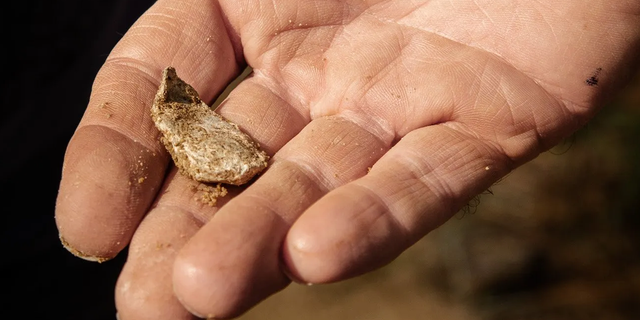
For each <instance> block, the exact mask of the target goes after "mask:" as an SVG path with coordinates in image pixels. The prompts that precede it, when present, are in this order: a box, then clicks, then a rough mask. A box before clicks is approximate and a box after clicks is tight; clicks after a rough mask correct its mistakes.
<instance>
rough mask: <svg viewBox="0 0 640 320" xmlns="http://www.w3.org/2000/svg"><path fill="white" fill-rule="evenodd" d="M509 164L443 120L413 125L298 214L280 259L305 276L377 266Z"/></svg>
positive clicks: (340, 275) (334, 276)
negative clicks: (364, 169)
mask: <svg viewBox="0 0 640 320" xmlns="http://www.w3.org/2000/svg"><path fill="white" fill-rule="evenodd" d="M511 169H512V162H511V160H510V159H509V158H508V157H506V156H504V155H503V154H502V153H500V152H499V151H498V149H497V148H494V147H492V146H491V145H490V144H488V143H486V142H485V141H482V140H478V139H476V138H471V137H469V136H468V135H465V134H463V133H460V132H459V131H456V130H454V129H451V127H449V126H447V125H435V126H430V127H425V128H421V129H418V130H415V131H413V132H411V133H409V134H408V135H406V136H405V137H404V138H403V139H402V140H400V141H399V142H398V144H396V145H395V146H394V147H393V148H392V149H391V150H390V151H389V152H388V153H387V154H385V156H384V157H382V158H381V159H380V160H379V161H378V162H377V163H376V164H375V166H374V167H373V168H371V171H370V172H369V174H367V175H366V176H364V177H362V178H360V179H358V180H355V181H353V182H351V183H349V184H346V185H344V186H342V187H340V188H338V189H335V190H334V191H332V192H330V193H329V194H327V195H326V196H325V197H323V198H322V199H320V200H319V201H318V202H316V203H315V204H314V205H313V206H311V207H310V208H309V209H308V210H307V211H306V212H305V213H304V214H303V215H302V216H301V217H300V218H299V219H298V220H297V221H296V223H295V224H294V225H293V226H292V228H291V230H290V231H289V233H288V235H287V238H286V241H285V244H284V248H283V250H284V260H285V264H286V266H287V267H288V269H289V272H290V274H291V275H292V276H293V277H294V278H297V279H296V280H298V281H302V282H306V283H326V282H333V281H339V280H343V279H346V278H350V277H353V276H356V275H359V274H362V273H365V272H368V271H371V270H373V269H376V268H379V267H381V266H383V265H386V264H387V263H389V262H391V261H392V260H393V259H395V258H396V257H397V256H398V255H399V254H400V253H402V252H403V251H404V250H405V249H407V248H408V247H409V246H411V245H412V244H414V243H415V242H416V241H418V240H419V239H420V238H422V237H423V236H424V235H426V234H427V233H428V232H429V231H431V230H433V229H435V228H436V227H438V226H439V225H441V224H442V223H444V222H445V221H446V220H447V219H449V218H450V217H451V216H452V215H453V214H454V213H455V212H456V211H457V210H459V209H460V208H462V207H463V206H464V205H465V204H466V203H467V202H468V201H469V200H470V199H471V198H472V197H474V196H475V195H477V194H478V193H480V192H482V191H483V190H485V189H486V188H488V187H489V186H490V185H491V184H492V183H493V182H495V181H496V180H497V179H499V178H500V177H502V176H503V175H505V174H506V173H507V172H508V171H510V170H511Z"/></svg>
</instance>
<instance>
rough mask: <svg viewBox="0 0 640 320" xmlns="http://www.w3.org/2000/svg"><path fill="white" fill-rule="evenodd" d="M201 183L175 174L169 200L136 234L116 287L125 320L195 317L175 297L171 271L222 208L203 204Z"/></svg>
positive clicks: (166, 191) (156, 208) (120, 314)
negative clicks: (179, 255)
mask: <svg viewBox="0 0 640 320" xmlns="http://www.w3.org/2000/svg"><path fill="white" fill-rule="evenodd" d="M197 185H198V184H197V183H196V182H194V181H192V180H190V179H188V178H185V177H183V176H182V175H179V174H178V175H176V170H175V169H174V170H172V172H171V173H170V175H169V176H168V178H167V184H166V185H165V186H164V187H163V190H161V192H162V193H163V194H165V195H166V196H163V197H161V198H160V199H159V201H158V202H157V203H156V204H155V205H154V206H153V208H152V209H151V210H150V211H149V214H147V215H146V216H145V218H144V219H143V221H142V222H141V223H140V226H139V227H138V229H137V230H136V233H135V235H134V237H133V238H132V239H131V244H130V246H129V255H128V257H127V263H126V264H125V266H124V268H123V270H122V273H121V274H120V277H119V278H118V283H117V285H116V295H115V297H116V307H117V310H118V318H119V319H120V320H127V319H130V320H133V319H135V320H143V319H176V320H179V319H194V316H193V315H192V314H191V313H189V312H188V311H187V310H186V309H184V307H183V306H182V304H181V303H180V302H179V301H178V300H177V299H176V298H175V296H174V295H173V288H172V283H171V272H172V269H173V261H174V259H175V256H176V255H177V252H178V251H179V250H180V248H182V246H183V245H184V244H185V243H186V242H187V241H188V239H189V238H191V236H192V235H193V234H195V233H196V231H198V229H200V227H201V226H202V225H203V223H204V221H206V220H207V219H208V218H209V217H210V216H212V215H213V214H214V213H215V210H217V209H216V208H215V207H209V206H207V205H206V204H203V202H202V201H200V199H199V195H198V193H199V192H200V191H198V190H197ZM184 198H186V199H189V200H190V201H188V202H185V201H183V199H184ZM176 203H180V205H176ZM183 203H186V204H188V205H187V206H183V205H182V204H183Z"/></svg>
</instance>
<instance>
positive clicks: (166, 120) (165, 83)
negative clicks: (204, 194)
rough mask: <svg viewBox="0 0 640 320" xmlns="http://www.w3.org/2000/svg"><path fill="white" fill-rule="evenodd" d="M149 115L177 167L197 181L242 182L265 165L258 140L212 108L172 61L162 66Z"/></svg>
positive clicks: (265, 157) (234, 183)
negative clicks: (179, 75) (170, 63)
mask: <svg viewBox="0 0 640 320" xmlns="http://www.w3.org/2000/svg"><path fill="white" fill-rule="evenodd" d="M151 117H152V119H153V122H154V123H155V125H156V127H157V128H158V130H160V132H161V133H162V135H163V137H162V138H161V139H162V142H163V143H164V145H165V147H166V148H167V151H169V153H170V154H171V157H172V158H173V161H174V162H175V164H176V166H177V167H178V169H180V172H182V173H183V174H185V175H187V176H189V177H190V178H192V179H194V180H196V181H200V182H209V183H217V182H222V183H227V184H233V185H241V184H244V183H246V182H247V181H249V180H251V178H253V177H254V176H255V175H256V174H258V173H260V172H261V171H262V170H264V169H265V168H266V167H267V160H268V159H269V157H268V156H267V154H266V153H265V152H264V151H262V150H260V149H259V145H258V144H257V143H255V142H254V141H253V140H252V139H251V138H250V137H249V136H248V135H247V134H245V133H244V132H242V131H241V130H240V129H239V128H238V126H237V125H236V124H234V123H231V122H229V121H228V120H226V119H224V118H223V117H222V116H220V115H218V114H217V113H215V112H214V111H213V110H211V108H209V106H207V104H206V103H204V102H203V101H202V100H200V97H199V95H198V92H196V90H195V89H194V88H193V87H191V86H190V85H188V84H187V83H185V82H184V81H182V80H181V79H180V78H178V75H177V74H176V70H175V69H174V68H172V67H167V68H166V69H165V70H164V71H163V72H162V83H161V84H160V88H159V89H158V93H157V94H156V97H155V99H154V102H153V106H152V108H151Z"/></svg>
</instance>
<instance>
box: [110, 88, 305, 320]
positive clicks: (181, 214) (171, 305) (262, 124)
mask: <svg viewBox="0 0 640 320" xmlns="http://www.w3.org/2000/svg"><path fill="white" fill-rule="evenodd" d="M261 81H262V80H260V79H259V77H250V78H248V79H246V80H245V81H244V82H242V83H240V84H239V85H238V86H237V87H236V88H235V89H234V90H233V91H232V92H231V94H230V95H229V97H228V98H227V99H226V100H225V101H224V102H223V103H222V104H221V105H220V107H219V108H218V109H217V111H218V112H219V113H220V114H222V115H223V116H224V117H225V118H227V119H229V120H232V121H233V122H234V123H237V124H238V125H239V126H240V127H241V128H242V129H243V130H244V131H245V132H247V133H248V134H249V135H251V136H252V137H253V138H254V139H256V141H259V142H260V144H261V147H262V148H263V149H264V150H266V151H267V152H269V153H271V152H275V150H279V149H280V148H281V147H282V145H283V144H284V143H285V142H286V141H288V140H289V139H291V137H292V136H294V135H295V134H297V133H298V132H299V130H300V129H301V128H302V127H304V125H305V124H306V123H307V121H306V119H305V118H304V117H303V116H301V115H300V114H299V113H298V112H297V111H296V110H295V109H293V108H292V107H291V106H289V105H288V104H287V103H285V102H284V101H282V100H281V99H280V98H279V97H278V96H276V95H274V94H273V93H272V92H271V91H270V90H268V89H267V88H265V87H264V86H262V85H261V84H260V82H261ZM173 171H174V172H173V173H172V174H170V175H169V176H168V178H167V181H166V186H165V187H164V188H163V190H162V191H161V192H160V194H161V196H160V197H159V198H158V201H157V204H156V205H154V206H153V208H152V210H151V211H150V212H149V214H148V215H147V216H146V217H145V219H144V220H143V222H142V223H141V225H140V226H139V227H138V229H137V230H136V233H135V236H134V238H133V240H132V242H131V245H130V253H129V257H128V260H127V263H126V264H125V267H124V269H123V272H122V274H121V275H120V278H119V280H118V285H117V289H116V304H117V307H118V312H119V315H120V318H121V319H123V320H125V319H156V318H155V317H159V319H162V318H163V317H166V318H167V319H173V318H171V316H173V317H175V319H189V313H187V312H186V309H185V308H184V307H183V306H182V304H180V302H179V301H178V300H177V298H175V295H174V294H173V288H172V281H171V280H172V278H171V277H170V275H171V270H172V268H173V262H174V259H175V255H176V253H177V252H178V251H179V249H180V248H181V247H182V246H183V245H184V243H185V242H186V241H187V240H188V239H189V238H191V236H192V235H193V234H194V233H195V232H196V231H197V230H198V229H199V228H200V226H201V225H202V224H203V223H205V222H206V221H208V220H209V219H211V217H212V216H213V214H214V213H215V212H216V211H217V208H220V207H221V206H222V205H224V204H225V203H226V202H227V201H228V200H229V199H231V198H233V196H234V195H235V194H237V193H238V192H239V191H240V190H241V189H242V188H235V189H230V187H229V186H227V188H228V189H229V191H230V192H229V193H230V194H228V195H226V196H224V197H223V198H219V199H217V204H216V207H217V208H216V207H213V208H212V207H209V206H207V205H203V203H202V201H203V199H202V194H201V193H202V192H198V188H197V187H195V186H196V185H198V184H197V183H195V182H194V181H192V180H189V179H187V178H185V177H183V176H181V175H180V174H176V173H175V170H173ZM226 232H228V233H229V236H233V235H235V232H234V231H233V230H226Z"/></svg>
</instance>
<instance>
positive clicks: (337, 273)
mask: <svg viewBox="0 0 640 320" xmlns="http://www.w3.org/2000/svg"><path fill="white" fill-rule="evenodd" d="M639 15H640V3H638V2H637V1H634V0H628V1H600V2H598V3H592V4H590V5H589V6H585V5H584V3H583V2H578V1H565V2H563V3H560V4H558V3H557V2H555V1H554V2H551V1H535V2H530V1H499V2H496V1H486V2H478V1H457V2H451V1H331V0H325V1H319V0H314V1H294V0H287V1H278V2H273V1H256V0H254V1H248V0H246V1H219V2H216V1H205V0H189V1H168V0H160V1H158V2H157V3H156V4H155V5H154V6H153V7H152V8H151V9H150V10H149V11H148V12H147V13H145V14H144V15H143V16H142V17H141V18H140V20H139V21H138V22H137V23H136V24H135V25H134V26H133V27H132V28H131V29H130V30H129V31H128V32H127V34H126V35H125V36H124V37H123V39H122V40H121V41H120V43H119V44H118V45H117V46H116V48H114V50H113V52H112V53H111V54H110V56H109V57H108V58H107V61H106V62H105V64H104V66H103V68H102V69H101V70H100V72H99V74H98V75H97V77H96V81H95V83H94V87H93V92H92V95H91V99H90V102H89V106H88V108H87V111H86V113H85V116H84V118H83V119H82V121H81V123H80V125H79V127H78V130H77V131H76V134H75V135H74V137H73V139H72V140H71V142H70V144H69V148H68V150H67V155H66V158H65V166H64V170H63V179H62V182H61V186H60V193H59V197H58V204H57V208H56V221H57V224H58V228H59V230H60V234H61V238H62V239H63V242H64V243H65V245H66V246H67V247H68V248H70V250H72V252H74V253H75V254H77V255H80V256H83V257H85V258H89V259H94V260H106V259H109V258H112V257H113V256H115V255H116V254H117V253H118V252H119V251H120V250H122V249H123V248H124V247H125V246H126V245H127V244H129V242H130V247H129V257H128V261H127V264H126V266H125V268H124V269H123V272H122V274H121V276H120V279H119V281H118V285H117V290H116V302H117V306H118V310H119V314H120V318H121V319H123V320H127V319H147V318H148V319H165V318H166V319H190V318H192V315H191V314H190V313H189V312H187V310H186V309H185V307H186V308H188V309H189V310H191V311H192V312H194V313H197V314H199V315H201V316H209V315H214V316H218V317H230V316H234V315H237V314H239V313H241V312H243V311H245V310H246V309H247V308H250V307H251V306H253V305H254V304H256V303H258V302H259V301H260V300H262V299H264V298H265V297H267V296H268V295H270V294H272V293H274V292H276V291H278V290H280V289H282V288H284V287H285V286H286V285H287V284H288V283H289V276H291V277H293V278H295V279H297V281H301V282H305V283H326V282H332V281H338V280H341V279H345V278H348V277H352V276H355V275H358V274H362V273H364V272H367V271H370V270H372V269H375V268H378V267H380V266H382V265H384V264H386V263H388V262H390V261H391V260H393V259H394V258H395V257H396V256H397V255H398V254H400V253H401V252H402V251H403V250H404V249H406V248H407V247H408V246H410V245H411V244H413V243H414V242H415V241H417V240H418V239H420V238H421V237H423V236H424V235H425V234H426V233H428V232H429V231H430V230H432V229H434V228H436V227H437V226H438V225H440V224H441V223H443V222H444V221H446V220H447V219H448V218H449V217H450V216H451V215H452V214H453V213H454V212H456V211H457V210H458V209H459V208H461V207H462V206H463V205H464V204H465V203H466V202H467V201H468V200H469V199H470V198H472V197H473V196H475V195H476V194H478V193H479V192H481V191H483V190H485V189H486V188H487V187H489V186H490V185H491V184H492V183H493V182H495V181H496V180H497V179H499V178H500V177H502V176H504V175H505V174H506V173H508V172H509V171H510V170H512V169H513V168H515V167H517V166H518V165H520V164H522V163H524V162H526V161H527V160H530V159H532V158H534V157H535V156H536V155H537V154H538V153H539V152H541V151H544V150H546V149H548V148H549V147H551V146H553V145H554V144H555V143H556V142H558V141H559V140H560V139H562V138H563V137H566V136H567V135H569V134H571V133H572V132H573V131H574V130H576V129H577V128H579V127H580V126H581V125H583V124H584V123H585V122H586V121H587V120H588V119H589V118H590V117H591V116H592V115H593V114H594V113H595V112H596V110H597V107H598V106H599V105H601V103H602V100H603V99H604V98H605V97H606V96H607V95H608V94H610V93H612V92H613V91H614V90H615V89H616V88H617V87H619V86H620V85H621V84H622V83H623V80H624V78H625V72H626V71H630V70H631V68H632V66H633V64H634V63H637V57H635V56H634V52H637V51H638V49H639V46H638V43H639V41H640V40H639V39H640V31H639V30H640V18H639ZM634 59H635V60H634ZM245 63H247V64H249V65H250V66H252V67H253V69H254V73H253V75H252V76H251V77H250V78H248V79H247V80H245V81H244V82H242V83H241V84H240V85H239V86H238V87H237V88H236V89H235V90H234V91H233V92H232V93H231V94H230V96H229V98H228V99H227V100H226V101H225V103H223V105H222V106H221V107H220V108H219V109H218V112H219V113H220V114H222V115H223V116H225V117H226V118H228V119H230V120H231V121H233V122H235V123H237V124H239V125H240V127H241V128H242V129H243V130H244V131H245V132H247V133H248V134H249V135H251V136H252V137H253V138H254V139H255V140H257V141H258V142H259V143H260V145H261V146H262V147H263V149H264V150H265V151H267V153H269V154H270V155H272V156H273V160H272V163H271V165H270V167H269V169H268V170H267V171H266V172H265V173H264V174H263V175H262V176H261V177H260V178H259V179H257V180H256V181H255V182H254V183H253V184H252V185H251V186H250V187H248V188H246V189H245V190H240V189H237V190H235V193H236V194H237V196H235V197H233V199H231V200H229V201H228V202H227V203H224V205H223V206H220V209H219V210H218V209H217V208H211V207H208V206H206V205H202V204H201V203H199V202H197V201H195V200H194V198H195V197H196V195H195V193H196V191H195V190H194V185H197V184H196V183H195V182H193V181H191V180H189V179H187V178H185V177H182V176H181V175H179V174H176V170H175V168H173V167H171V166H170V160H169V157H168V155H167V153H166V152H165V150H164V149H163V146H162V145H161V143H160V142H159V141H158V132H157V130H156V129H155V127H154V125H153V123H152V121H151V119H150V104H151V102H152V101H153V97H154V95H155V92H156V90H157V88H158V84H159V80H160V73H161V71H162V69H164V67H166V66H169V65H171V66H174V67H175V68H176V69H177V71H178V73H179V75H180V77H182V78H183V79H184V80H185V81H186V82H188V83H190V84H191V85H193V86H194V87H195V88H196V89H197V90H198V91H199V92H200V95H201V98H202V99H203V100H204V101H212V100H213V98H214V97H215V96H216V95H217V94H218V93H219V92H220V91H221V90H222V89H223V88H224V86H225V85H226V84H227V83H228V82H229V81H230V80H231V79H233V78H234V77H235V76H236V75H237V74H238V72H239V71H240V70H241V69H242V67H243V65H244V64H245ZM596 80H597V81H596ZM595 82H597V84H596V83H595ZM167 168H170V169H169V172H168V174H167V175H166V176H165V172H166V170H167ZM368 168H371V169H370V171H369V170H368ZM240 191H242V192H241V193H240ZM228 198H229V199H230V198H231V197H228ZM223 200H228V199H223ZM285 272H286V273H288V274H289V276H287V275H286V274H285ZM176 296H177V298H176Z"/></svg>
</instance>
